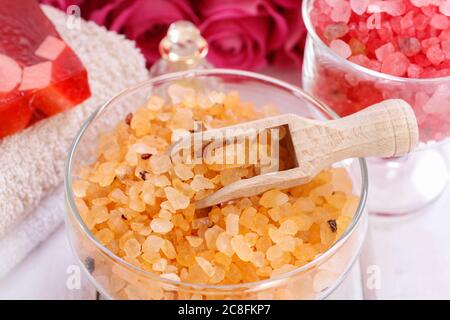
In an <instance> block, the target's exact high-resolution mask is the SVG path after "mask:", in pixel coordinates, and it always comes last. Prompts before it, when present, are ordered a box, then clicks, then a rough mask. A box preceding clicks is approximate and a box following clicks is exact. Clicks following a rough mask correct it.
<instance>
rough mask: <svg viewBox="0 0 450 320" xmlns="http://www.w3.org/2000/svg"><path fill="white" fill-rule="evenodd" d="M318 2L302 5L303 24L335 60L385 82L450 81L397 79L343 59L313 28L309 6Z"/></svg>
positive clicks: (309, 1) (421, 82) (438, 79)
mask: <svg viewBox="0 0 450 320" xmlns="http://www.w3.org/2000/svg"><path fill="white" fill-rule="evenodd" d="M314 1H316V0H304V1H303V3H302V9H301V10H302V18H303V22H304V24H305V27H306V30H307V33H308V35H310V36H311V38H312V39H313V41H314V42H315V43H317V44H319V46H320V47H321V48H322V49H324V50H325V51H327V52H328V53H330V54H331V55H332V56H333V57H334V58H336V59H337V60H338V61H339V62H340V63H342V64H344V65H347V66H348V67H350V68H353V69H356V70H357V71H360V72H362V73H364V74H368V75H370V76H372V77H377V78H381V79H383V80H390V81H396V82H410V83H418V84H425V83H434V82H441V81H450V76H446V77H438V78H406V77H397V76H393V75H390V74H387V73H382V72H378V71H375V70H372V69H369V68H366V67H364V66H361V65H359V64H356V63H353V62H351V61H349V60H347V59H344V58H342V57H341V56H339V55H337V54H336V53H335V52H334V51H333V50H331V48H330V47H329V46H327V45H326V44H325V42H323V41H322V39H321V38H320V37H319V35H318V34H317V32H316V28H315V27H314V26H313V24H312V22H311V19H310V14H309V11H310V10H309V6H310V4H313V3H314Z"/></svg>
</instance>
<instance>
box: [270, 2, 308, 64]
mask: <svg viewBox="0 0 450 320" xmlns="http://www.w3.org/2000/svg"><path fill="white" fill-rule="evenodd" d="M277 1H278V2H283V3H285V5H288V2H289V0H277ZM291 2H292V3H295V2H296V3H297V7H292V8H291V9H286V10H285V11H284V13H283V16H284V18H285V19H286V21H287V23H288V25H289V35H288V37H287V39H286V41H285V42H284V44H283V46H282V47H281V48H280V49H279V50H278V51H277V52H276V53H275V55H274V63H275V64H278V65H286V64H288V63H289V62H294V63H295V64H296V65H297V66H298V67H300V66H301V65H302V61H303V48H304V47H305V39H306V33H307V32H306V27H305V25H304V24H303V20H302V13H301V3H299V1H291Z"/></svg>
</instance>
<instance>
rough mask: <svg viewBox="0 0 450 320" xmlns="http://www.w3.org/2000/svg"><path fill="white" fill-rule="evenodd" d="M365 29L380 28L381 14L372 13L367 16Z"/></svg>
mask: <svg viewBox="0 0 450 320" xmlns="http://www.w3.org/2000/svg"><path fill="white" fill-rule="evenodd" d="M366 26H367V29H369V30H373V29H375V30H379V29H381V14H379V13H374V14H372V15H371V16H369V17H368V18H367V21H366Z"/></svg>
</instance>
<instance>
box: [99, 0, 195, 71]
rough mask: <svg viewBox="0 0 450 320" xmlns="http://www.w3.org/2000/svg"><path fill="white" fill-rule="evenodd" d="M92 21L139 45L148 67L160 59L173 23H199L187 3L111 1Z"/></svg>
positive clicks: (145, 0) (183, 1)
mask: <svg viewBox="0 0 450 320" xmlns="http://www.w3.org/2000/svg"><path fill="white" fill-rule="evenodd" d="M90 19H91V20H93V21H95V22H97V23H98V24H100V25H104V26H106V27H107V28H109V29H111V30H114V31H117V32H119V33H123V34H124V35H125V36H126V37H127V38H129V39H132V40H134V41H136V43H137V46H138V47H139V48H140V49H141V51H142V53H143V54H144V56H145V58H146V60H147V64H148V66H150V65H151V64H153V62H155V61H156V60H157V59H159V57H160V55H159V51H158V46H159V42H160V41H161V39H162V38H163V37H164V36H165V34H166V32H167V28H168V27H169V25H170V24H171V23H172V22H175V21H177V20H190V21H192V22H194V23H197V21H198V19H197V17H196V15H195V13H194V11H193V10H192V8H191V5H190V3H189V2H188V1H187V0H152V1H148V0H134V1H130V0H116V1H108V4H106V5H105V6H103V7H102V8H101V9H97V10H95V11H93V13H92V15H91V16H90Z"/></svg>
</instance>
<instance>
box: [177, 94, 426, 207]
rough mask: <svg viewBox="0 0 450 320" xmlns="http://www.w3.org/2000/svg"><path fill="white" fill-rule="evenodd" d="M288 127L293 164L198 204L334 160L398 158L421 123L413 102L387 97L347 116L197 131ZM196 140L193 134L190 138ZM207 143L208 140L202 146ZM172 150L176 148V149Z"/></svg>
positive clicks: (302, 179) (302, 175)
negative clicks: (415, 112)
mask: <svg viewBox="0 0 450 320" xmlns="http://www.w3.org/2000/svg"><path fill="white" fill-rule="evenodd" d="M282 126H284V127H285V128H288V134H290V137H291V142H292V143H291V145H292V146H293V148H292V150H290V153H291V156H292V157H293V158H294V159H295V161H294V162H295V166H294V168H292V169H288V170H285V171H276V172H270V173H265V174H261V175H257V176H254V177H252V178H249V179H243V180H239V181H237V182H234V183H231V184H229V185H227V186H225V187H223V188H221V189H219V190H218V191H216V192H215V193H213V194H211V195H209V196H208V197H206V198H204V199H202V200H200V201H197V202H196V208H197V209H201V208H206V207H210V206H213V205H215V204H218V203H222V202H226V201H229V200H232V199H236V198H241V197H250V196H253V195H256V194H260V193H262V192H265V191H267V190H270V189H273V188H277V189H286V188H291V187H294V186H297V185H300V184H304V183H306V182H308V181H310V180H311V179H312V178H313V177H314V176H315V175H316V174H317V173H319V172H320V171H321V170H322V169H324V168H326V167H328V166H330V165H331V164H333V163H335V162H338V161H341V160H344V159H347V158H355V157H371V156H376V157H396V156H402V155H404V154H406V153H408V152H410V151H411V150H412V149H413V148H414V147H415V146H416V144H417V143H418V139H419V135H418V127H417V121H416V118H415V116H414V112H413V110H412V108H411V106H410V105H409V104H408V103H406V102H405V101H403V100H398V99H394V100H386V101H383V102H380V103H378V104H375V105H373V106H370V107H368V108H366V109H364V110H362V111H359V112H357V113H355V114H352V115H350V116H348V117H345V118H340V119H336V120H331V121H319V120H311V119H307V118H302V117H300V116H297V115H295V114H283V115H280V116H275V117H270V118H264V119H260V120H256V121H251V122H245V123H242V124H239V125H235V126H230V127H224V128H220V129H214V130H208V131H203V132H198V133H195V134H193V135H197V136H198V135H201V137H202V139H203V140H202V141H203V142H204V141H208V139H209V138H208V137H214V136H217V134H220V133H223V134H225V132H227V133H228V135H227V136H226V137H227V138H228V137H229V133H230V132H237V135H238V134H239V132H243V131H244V132H245V131H246V130H248V129H255V130H263V129H269V128H276V127H282ZM192 138H193V137H192ZM203 147H204V144H203ZM172 151H173V150H172Z"/></svg>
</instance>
